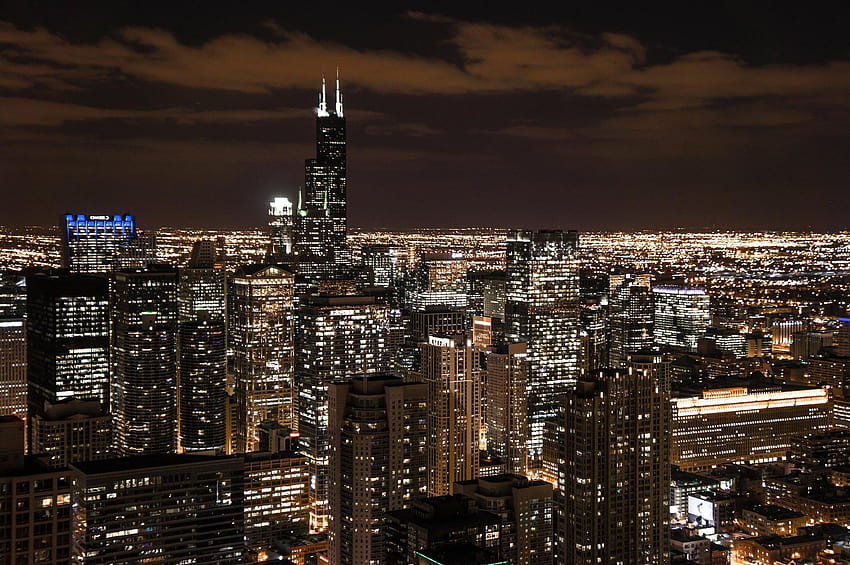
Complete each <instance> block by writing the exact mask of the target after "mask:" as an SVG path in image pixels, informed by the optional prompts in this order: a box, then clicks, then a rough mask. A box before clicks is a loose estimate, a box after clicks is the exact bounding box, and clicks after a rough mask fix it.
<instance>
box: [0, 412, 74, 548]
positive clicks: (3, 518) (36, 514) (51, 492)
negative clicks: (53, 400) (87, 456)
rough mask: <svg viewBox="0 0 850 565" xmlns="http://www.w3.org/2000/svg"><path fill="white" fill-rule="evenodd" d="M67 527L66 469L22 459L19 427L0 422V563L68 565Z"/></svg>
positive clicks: (11, 420) (16, 421) (15, 420)
mask: <svg viewBox="0 0 850 565" xmlns="http://www.w3.org/2000/svg"><path fill="white" fill-rule="evenodd" d="M73 523H74V522H73V517H72V514H71V481H70V472H69V471H68V469H67V468H62V469H51V468H50V467H48V466H46V465H44V464H43V463H42V462H40V461H38V460H37V459H36V458H33V457H25V456H24V421H23V420H22V419H21V418H19V417H18V416H14V415H7V416H0V563H2V564H3V565H18V564H29V563H43V564H45V565H65V564H67V563H69V561H70V555H71V533H72V531H73V528H72V525H73Z"/></svg>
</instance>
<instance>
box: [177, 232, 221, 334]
mask: <svg viewBox="0 0 850 565" xmlns="http://www.w3.org/2000/svg"><path fill="white" fill-rule="evenodd" d="M178 275H179V281H180V282H179V289H178V296H177V299H178V302H179V306H180V321H181V322H195V321H198V320H199V319H201V317H202V316H203V317H204V319H209V320H212V321H216V322H224V316H225V307H226V301H225V295H226V284H225V269H224V260H223V257H222V256H221V255H220V253H219V250H218V248H217V246H216V243H215V242H214V241H211V240H208V239H201V240H198V241H196V242H195V244H194V245H193V246H192V257H191V259H190V260H189V265H188V266H187V267H182V268H180V270H179V273H178Z"/></svg>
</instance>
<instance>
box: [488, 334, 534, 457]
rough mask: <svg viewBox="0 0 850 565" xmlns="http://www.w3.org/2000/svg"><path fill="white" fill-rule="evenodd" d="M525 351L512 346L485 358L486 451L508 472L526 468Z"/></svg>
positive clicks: (526, 378) (513, 344) (525, 346)
mask: <svg viewBox="0 0 850 565" xmlns="http://www.w3.org/2000/svg"><path fill="white" fill-rule="evenodd" d="M527 350H528V348H527V345H526V344H525V343H511V344H506V345H504V346H501V347H498V348H496V350H495V351H494V352H492V353H489V354H488V355H487V386H486V388H485V392H484V394H485V396H486V402H485V403H484V404H485V406H486V416H485V420H486V429H487V451H488V452H489V453H490V454H492V455H495V456H497V457H499V458H500V459H502V460H503V461H504V462H505V468H506V471H507V472H508V473H519V474H522V473H525V472H526V470H527V468H528V402H527V398H528V394H527V390H526V385H527V383H528V353H527Z"/></svg>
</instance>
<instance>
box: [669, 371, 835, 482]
mask: <svg viewBox="0 0 850 565" xmlns="http://www.w3.org/2000/svg"><path fill="white" fill-rule="evenodd" d="M672 406H673V451H672V462H673V463H674V464H676V465H679V467H681V469H682V470H685V471H702V470H706V469H710V468H712V467H716V466H718V465H723V464H725V463H769V462H774V461H781V460H783V459H785V457H786V454H787V452H788V449H789V448H790V447H791V446H792V445H793V442H794V440H795V438H796V436H797V435H799V434H800V433H802V432H803V431H806V432H808V433H823V432H826V431H828V430H829V428H830V425H831V418H832V400H831V398H830V391H829V390H828V389H826V388H807V387H801V386H784V387H783V386H780V385H767V386H763V387H752V388H748V387H729V388H715V389H707V390H704V391H702V394H701V395H699V396H690V397H681V398H674V399H673V400H672Z"/></svg>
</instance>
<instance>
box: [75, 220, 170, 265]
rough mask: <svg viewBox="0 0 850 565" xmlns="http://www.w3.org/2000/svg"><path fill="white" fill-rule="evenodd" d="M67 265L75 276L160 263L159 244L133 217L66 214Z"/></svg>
mask: <svg viewBox="0 0 850 565" xmlns="http://www.w3.org/2000/svg"><path fill="white" fill-rule="evenodd" d="M63 236H64V241H63V244H64V245H63V247H62V252H63V265H64V266H65V267H68V268H70V269H71V272H72V273H108V272H109V271H113V270H115V269H121V268H128V267H143V266H145V264H147V263H148V262H153V261H155V260H156V252H155V249H154V247H155V245H154V244H153V241H152V239H150V238H149V237H145V236H141V234H138V233H137V232H136V222H135V220H134V218H133V216H121V215H116V216H108V215H100V216H98V215H90V216H87V215H85V214H77V215H73V214H66V215H65V230H64V231H63Z"/></svg>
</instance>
